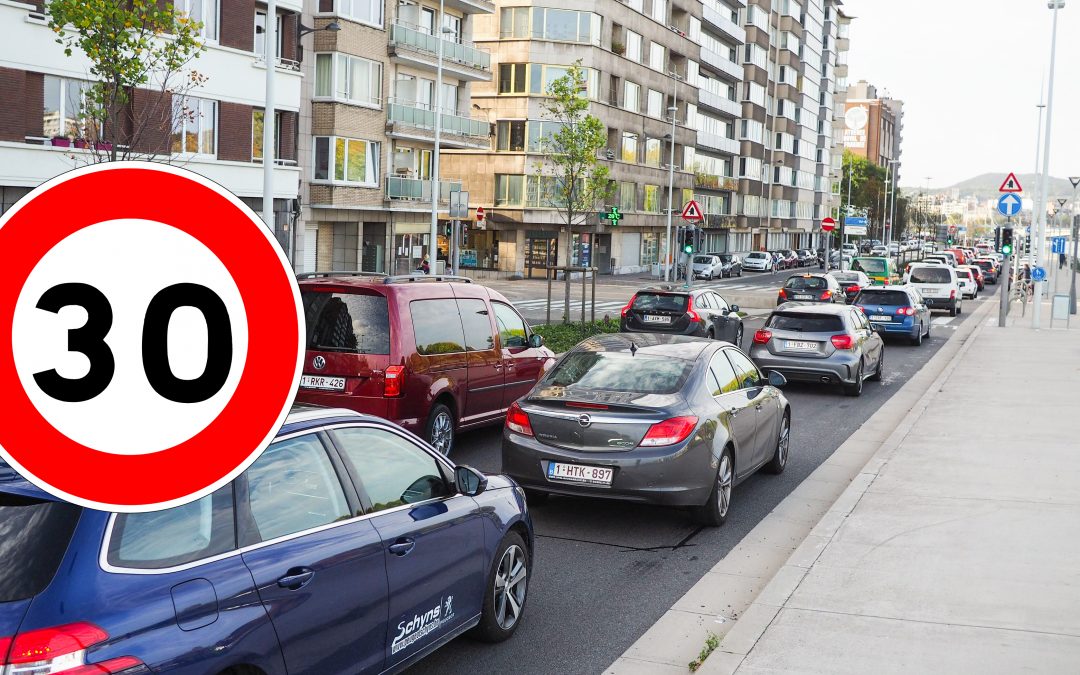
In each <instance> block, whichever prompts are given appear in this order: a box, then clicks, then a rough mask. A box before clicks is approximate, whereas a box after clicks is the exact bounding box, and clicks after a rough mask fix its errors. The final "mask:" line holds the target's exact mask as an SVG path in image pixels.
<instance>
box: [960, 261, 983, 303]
mask: <svg viewBox="0 0 1080 675" xmlns="http://www.w3.org/2000/svg"><path fill="white" fill-rule="evenodd" d="M956 280H957V283H959V284H960V293H961V295H962V296H963V297H965V298H971V299H972V300H974V299H975V298H977V297H979V283H978V282H977V281H975V276H974V275H973V274H972V273H971V270H969V269H966V268H964V267H959V268H957V270H956Z"/></svg>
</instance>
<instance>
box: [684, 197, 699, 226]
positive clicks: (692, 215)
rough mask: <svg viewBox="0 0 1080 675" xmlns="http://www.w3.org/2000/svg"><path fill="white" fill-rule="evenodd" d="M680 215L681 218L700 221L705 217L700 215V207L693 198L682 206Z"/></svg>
mask: <svg viewBox="0 0 1080 675" xmlns="http://www.w3.org/2000/svg"><path fill="white" fill-rule="evenodd" d="M682 217H683V220H690V221H695V220H696V221H701V220H704V219H705V217H704V216H702V215H701V207H700V206H698V203H697V202H696V201H694V200H693V199H691V200H690V201H688V202H686V206H684V207H683V210H682Z"/></svg>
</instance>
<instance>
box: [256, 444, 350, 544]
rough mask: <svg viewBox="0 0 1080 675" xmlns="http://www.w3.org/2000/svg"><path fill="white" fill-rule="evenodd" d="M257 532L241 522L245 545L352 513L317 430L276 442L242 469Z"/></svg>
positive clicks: (317, 525) (301, 529) (335, 519)
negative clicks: (314, 432) (246, 528)
mask: <svg viewBox="0 0 1080 675" xmlns="http://www.w3.org/2000/svg"><path fill="white" fill-rule="evenodd" d="M244 477H245V478H246V479H247V491H248V505H249V508H250V510H251V520H252V524H251V525H252V526H253V528H254V531H251V532H246V531H244V530H245V528H244V526H243V525H241V537H240V542H241V545H242V546H246V545H250V544H254V543H258V542H260V541H269V540H271V539H277V538H278V537H284V536H287V535H290V534H294V533H296V532H303V531H304V530H310V529H313V528H316V527H321V526H323V525H329V524H330V523H333V522H335V521H338V520H344V519H346V518H349V517H350V516H351V515H352V514H351V513H350V512H349V505H348V502H346V501H345V492H344V491H343V490H342V487H341V481H340V480H339V479H338V476H337V473H336V472H335V471H334V465H333V464H331V463H330V458H329V457H327V455H326V449H325V448H324V447H323V444H322V441H320V440H319V437H318V436H316V435H315V434H306V435H304V436H298V437H296V438H290V439H288V440H284V441H277V442H276V443H273V444H271V445H270V447H268V448H267V449H266V451H265V452H263V454H262V455H260V456H259V458H258V459H257V460H255V463H254V464H252V465H251V466H250V467H249V468H248V470H247V471H245V472H244Z"/></svg>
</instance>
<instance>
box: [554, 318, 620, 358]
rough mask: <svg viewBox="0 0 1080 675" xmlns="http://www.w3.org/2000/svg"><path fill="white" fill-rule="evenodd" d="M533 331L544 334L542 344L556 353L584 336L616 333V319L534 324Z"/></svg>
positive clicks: (564, 349)
mask: <svg viewBox="0 0 1080 675" xmlns="http://www.w3.org/2000/svg"><path fill="white" fill-rule="evenodd" d="M533 332H535V333H539V334H540V335H543V336H544V346H546V347H547V348H548V349H550V350H551V351H553V352H555V353H556V354H561V353H563V352H566V351H570V348H571V347H573V346H574V345H576V344H577V343H579V342H581V341H582V340H584V339H585V338H589V337H592V336H594V335H599V334H600V333H618V332H619V320H618V319H601V320H600V321H589V322H586V323H580V322H579V323H552V324H547V325H542V326H534V327H533Z"/></svg>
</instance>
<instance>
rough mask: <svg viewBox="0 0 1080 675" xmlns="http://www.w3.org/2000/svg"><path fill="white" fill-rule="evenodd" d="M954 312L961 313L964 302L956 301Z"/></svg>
mask: <svg viewBox="0 0 1080 675" xmlns="http://www.w3.org/2000/svg"><path fill="white" fill-rule="evenodd" d="M956 313H957V314H963V313H964V303H962V302H958V303H956Z"/></svg>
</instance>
